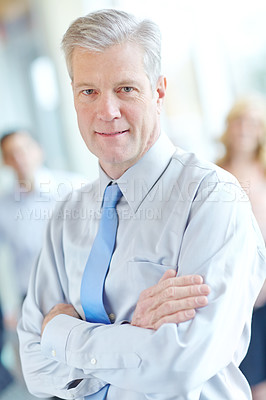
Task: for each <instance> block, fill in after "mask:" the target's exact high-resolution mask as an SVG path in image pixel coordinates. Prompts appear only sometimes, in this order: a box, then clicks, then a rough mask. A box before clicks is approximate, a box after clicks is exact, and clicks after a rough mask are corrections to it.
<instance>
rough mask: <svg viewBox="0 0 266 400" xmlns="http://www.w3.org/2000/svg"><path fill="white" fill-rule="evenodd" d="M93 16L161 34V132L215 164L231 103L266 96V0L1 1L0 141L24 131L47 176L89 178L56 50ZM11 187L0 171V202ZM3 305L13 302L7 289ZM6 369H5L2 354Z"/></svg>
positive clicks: (91, 171)
mask: <svg viewBox="0 0 266 400" xmlns="http://www.w3.org/2000/svg"><path fill="white" fill-rule="evenodd" d="M101 8H118V9H123V10H125V11H129V12H132V13H134V14H136V15H138V16H140V17H148V18H151V19H153V20H155V21H156V22H157V23H158V24H159V25H160V27H161V31H162V37H163V49H162V50H163V69H162V73H163V74H164V75H166V76H167V78H168V92H167V99H166V102H165V108H164V114H163V117H162V123H163V127H164V129H165V130H166V132H167V133H168V135H169V136H170V137H171V139H172V140H173V142H174V143H175V144H177V145H180V146H181V147H183V148H185V149H187V150H192V151H196V152H198V153H199V154H200V155H201V156H202V157H205V158H207V159H209V160H211V161H214V160H215V159H216V158H217V157H218V156H219V155H220V152H221V148H220V146H219V145H218V140H217V139H218V137H220V135H221V133H222V132H223V128H224V119H225V116H226V114H227V112H228V110H229V108H230V106H231V105H232V103H233V101H234V100H235V99H236V97H239V96H240V95H244V94H248V93H253V92H257V93H261V94H265V95H266V26H265V15H266V1H265V0H224V1H217V0H216V1H215V0H214V1H213V0H200V1H198V0H174V1H173V0H164V1H161V0H134V1H132V0H0V132H1V131H4V130H8V129H10V128H13V127H25V128H29V129H31V131H32V133H33V134H34V136H35V137H36V138H37V139H38V141H39V142H40V144H41V145H42V147H43V148H44V151H45V154H46V164H47V166H48V167H50V168H56V169H61V168H62V169H69V170H72V171H75V172H78V173H81V174H83V175H85V176H87V178H88V180H93V179H95V178H96V177H97V175H98V168H97V161H96V159H95V157H94V156H93V155H91V154H90V153H89V152H88V150H87V149H86V147H85V145H84V144H83V142H82V139H81V138H80V135H79V132H78V127H77V123H76V116H75V112H74V107H73V100H72V92H71V85H70V79H69V77H68V74H67V70H66V67H65V62H64V58H63V54H62V52H61V50H60V42H61V39H62V36H63V33H64V32H65V30H66V29H67V27H68V25H69V24H70V22H72V21H73V20H74V19H75V18H77V17H78V16H80V15H84V14H86V13H88V12H90V11H93V10H96V9H101ZM10 179H11V176H10V171H8V170H7V169H6V168H4V167H3V166H2V167H1V168H0V193H1V191H4V189H5V187H6V186H8V183H9V180H10ZM6 264H8V263H7V262H6ZM2 295H3V294H2ZM4 295H6V296H9V297H8V300H10V301H11V302H12V296H10V290H9V286H8V285H7V286H6V293H4ZM6 359H7V362H8V363H11V364H12V354H11V353H10V352H9V351H8V349H7V351H6Z"/></svg>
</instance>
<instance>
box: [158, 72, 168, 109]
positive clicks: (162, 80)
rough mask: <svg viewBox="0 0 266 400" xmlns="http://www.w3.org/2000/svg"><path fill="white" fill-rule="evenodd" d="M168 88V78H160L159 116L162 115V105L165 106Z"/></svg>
mask: <svg viewBox="0 0 266 400" xmlns="http://www.w3.org/2000/svg"><path fill="white" fill-rule="evenodd" d="M166 86H167V81H166V77H165V76H163V75H161V76H159V78H158V81H157V85H156V93H157V111H158V114H160V113H161V111H162V105H163V102H164V98H165V93H166Z"/></svg>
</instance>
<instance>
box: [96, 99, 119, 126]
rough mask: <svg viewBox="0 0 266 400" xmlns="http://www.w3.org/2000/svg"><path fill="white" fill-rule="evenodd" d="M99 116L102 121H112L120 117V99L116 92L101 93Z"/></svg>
mask: <svg viewBox="0 0 266 400" xmlns="http://www.w3.org/2000/svg"><path fill="white" fill-rule="evenodd" d="M97 106H98V108H97V118H98V119H101V120H102V121H107V122H109V121H112V120H113V119H115V118H120V117H121V113H120V106H119V101H118V99H117V98H116V96H115V95H114V94H103V93H102V94H101V95H100V97H99V99H98V104H97Z"/></svg>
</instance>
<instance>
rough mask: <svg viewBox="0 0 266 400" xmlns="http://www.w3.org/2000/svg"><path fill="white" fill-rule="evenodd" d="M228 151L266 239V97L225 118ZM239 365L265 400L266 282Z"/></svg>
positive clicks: (228, 162) (224, 163) (226, 159)
mask: <svg viewBox="0 0 266 400" xmlns="http://www.w3.org/2000/svg"><path fill="white" fill-rule="evenodd" d="M221 141H222V143H223V144H224V147H225V154H224V156H223V158H222V159H220V160H218V162H217V164H218V165H219V166H220V167H222V168H224V169H226V170H228V171H229V172H231V173H232V174H233V175H235V176H236V178H237V179H238V180H239V182H240V184H241V185H242V186H243V188H244V189H245V191H246V193H247V195H248V196H249V198H250V201H251V205H252V208H253V212H254V215H255V217H256V219H257V221H258V224H259V226H260V229H261V232H262V235H263V238H264V241H265V242H266V99H264V98H263V97H261V96H258V95H251V96H246V97H243V98H240V99H239V100H237V101H236V103H235V104H234V105H233V107H232V108H231V110H230V111H229V113H228V116H227V118H226V130H225V132H224V134H223V136H222V138H221ZM240 368H241V370H242V372H243V373H244V375H245V376H246V378H247V379H248V381H249V384H250V385H251V389H252V395H253V399H254V400H265V399H266V283H265V284H264V286H263V288H262V290H261V292H260V294H259V296H258V299H257V301H256V303H255V308H254V312H253V318H252V330H251V342H250V346H249V350H248V353H247V355H246V357H245V359H244V360H243V362H242V363H241V365H240Z"/></svg>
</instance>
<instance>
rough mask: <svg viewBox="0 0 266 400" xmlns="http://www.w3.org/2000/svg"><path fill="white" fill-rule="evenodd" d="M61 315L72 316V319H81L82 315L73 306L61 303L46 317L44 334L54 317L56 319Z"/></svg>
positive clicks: (43, 326) (43, 325) (43, 324)
mask: <svg viewBox="0 0 266 400" xmlns="http://www.w3.org/2000/svg"><path fill="white" fill-rule="evenodd" d="M59 314H66V315H70V317H75V318H78V319H80V315H79V314H78V313H77V311H76V310H75V308H74V307H73V306H72V304H65V303H59V304H57V305H56V306H54V307H53V308H52V309H51V310H50V311H49V312H48V314H46V316H45V317H44V320H43V323H42V333H41V335H42V334H43V331H44V328H45V327H46V325H47V324H48V322H49V321H51V320H52V319H53V318H54V317H56V316H57V315H59Z"/></svg>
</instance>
